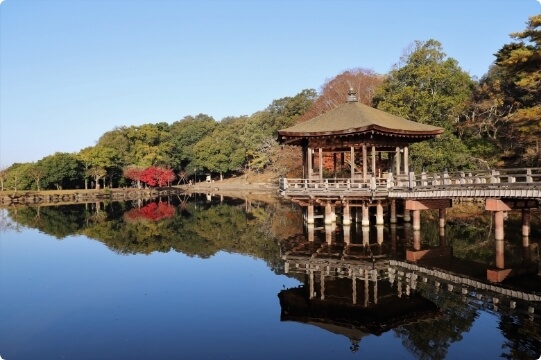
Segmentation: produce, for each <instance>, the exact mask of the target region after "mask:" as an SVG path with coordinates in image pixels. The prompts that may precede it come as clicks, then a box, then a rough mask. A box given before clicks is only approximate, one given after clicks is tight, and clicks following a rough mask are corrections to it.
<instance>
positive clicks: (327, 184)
mask: <svg viewBox="0 0 541 360" xmlns="http://www.w3.org/2000/svg"><path fill="white" fill-rule="evenodd" d="M279 188H280V190H281V191H282V192H307V191H309V192H329V191H332V192H345V191H349V192H358V191H364V192H366V191H369V192H375V191H389V190H414V189H415V190H416V191H419V190H434V189H442V188H446V189H452V188H455V189H456V188H513V189H518V188H528V189H539V188H541V168H516V169H493V170H475V171H459V172H448V171H443V172H434V173H426V172H422V173H421V174H415V172H413V171H410V172H409V173H408V174H407V175H404V174H401V175H398V176H396V175H393V174H392V173H386V174H384V176H380V177H376V176H375V175H371V176H370V177H368V178H366V179H357V178H354V179H351V178H324V179H322V180H321V179H298V178H284V177H282V178H280V180H279Z"/></svg>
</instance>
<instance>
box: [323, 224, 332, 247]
mask: <svg viewBox="0 0 541 360" xmlns="http://www.w3.org/2000/svg"><path fill="white" fill-rule="evenodd" d="M332 230H333V229H332V223H325V240H326V241H327V244H328V245H331V244H332Z"/></svg>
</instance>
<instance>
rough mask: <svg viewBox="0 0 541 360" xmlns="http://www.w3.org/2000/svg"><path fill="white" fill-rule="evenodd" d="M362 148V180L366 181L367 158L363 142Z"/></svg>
mask: <svg viewBox="0 0 541 360" xmlns="http://www.w3.org/2000/svg"><path fill="white" fill-rule="evenodd" d="M362 150H363V182H366V181H367V179H368V172H367V171H368V169H367V167H368V161H367V158H366V156H367V155H366V144H363V147H362Z"/></svg>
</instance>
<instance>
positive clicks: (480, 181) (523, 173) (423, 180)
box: [393, 168, 541, 188]
mask: <svg viewBox="0 0 541 360" xmlns="http://www.w3.org/2000/svg"><path fill="white" fill-rule="evenodd" d="M537 185H541V168H517V169H494V170H477V171H461V172H446V171H444V172H441V173H421V174H415V173H414V172H412V171H410V173H409V175H408V183H407V187H408V188H414V187H416V188H422V187H430V188H434V187H450V186H451V187H453V186H457V187H458V186H459V187H464V186H466V187H491V186H493V187H501V186H507V187H521V186H528V187H532V186H537ZM395 187H396V186H393V188H395ZM398 187H404V186H398Z"/></svg>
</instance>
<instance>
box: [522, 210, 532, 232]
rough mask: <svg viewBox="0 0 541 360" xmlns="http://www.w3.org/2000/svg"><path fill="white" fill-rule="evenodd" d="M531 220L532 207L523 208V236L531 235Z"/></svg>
mask: <svg viewBox="0 0 541 360" xmlns="http://www.w3.org/2000/svg"><path fill="white" fill-rule="evenodd" d="M530 221H531V212H530V209H522V236H525V237H528V236H530Z"/></svg>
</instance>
